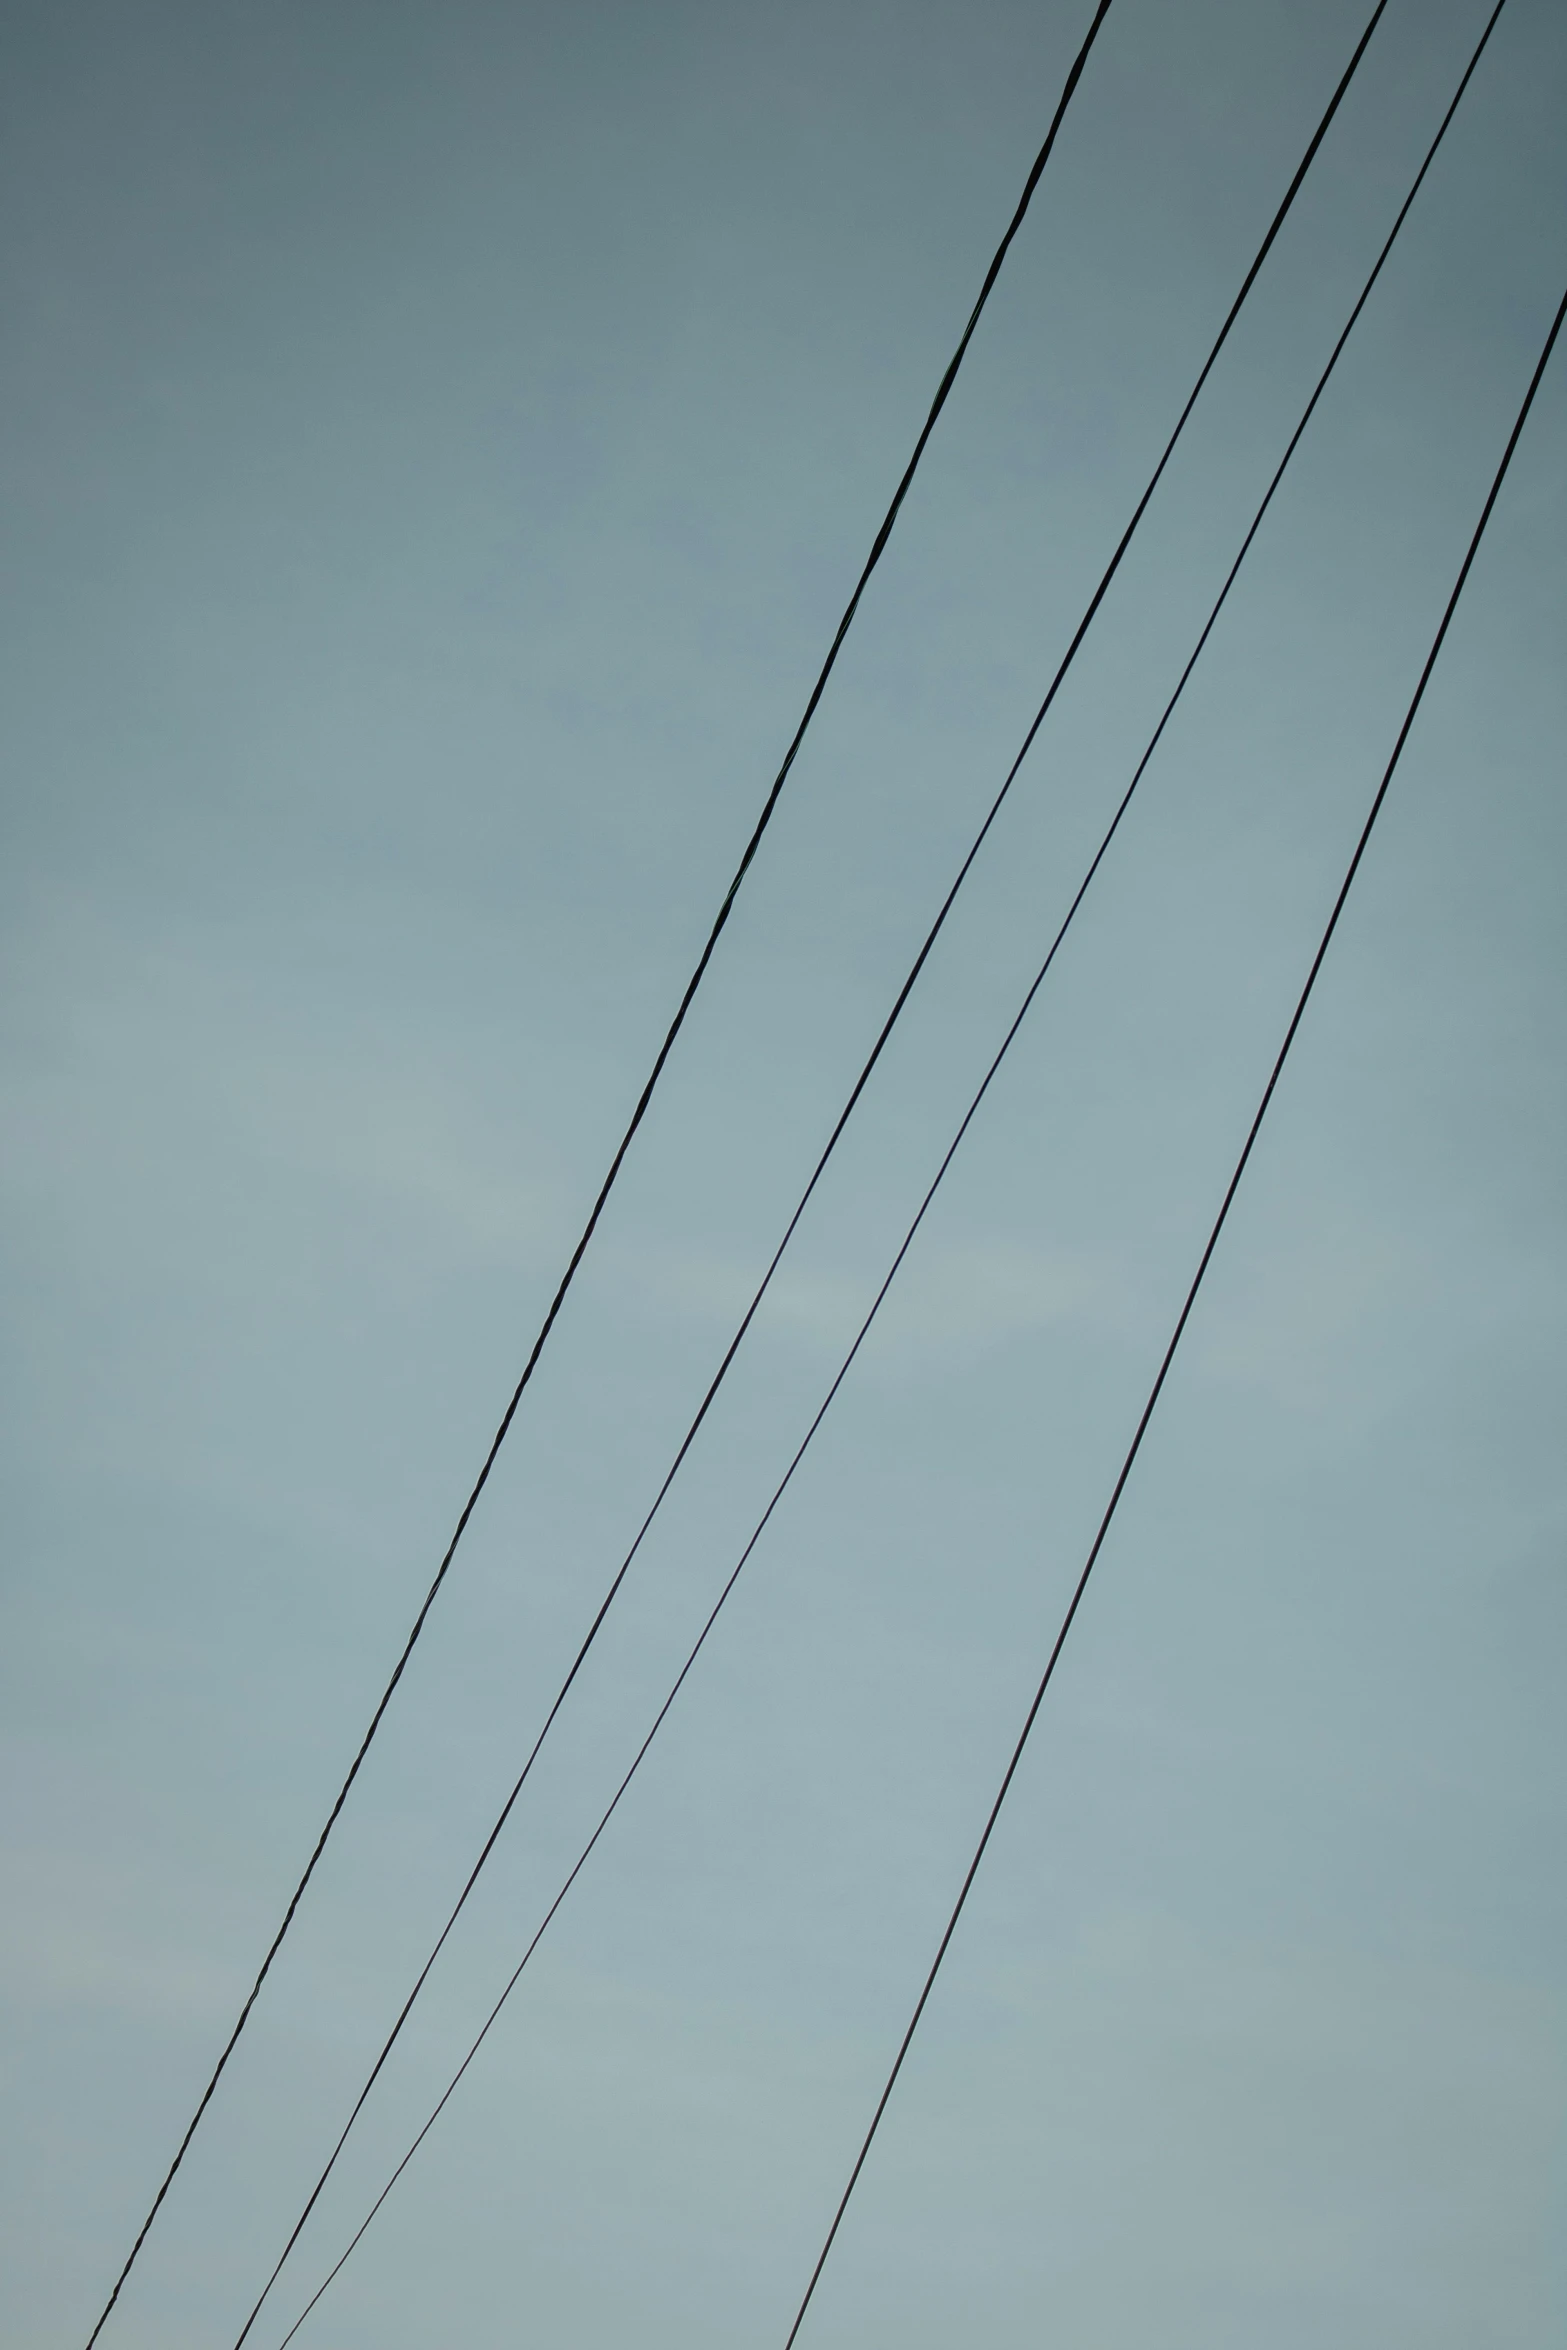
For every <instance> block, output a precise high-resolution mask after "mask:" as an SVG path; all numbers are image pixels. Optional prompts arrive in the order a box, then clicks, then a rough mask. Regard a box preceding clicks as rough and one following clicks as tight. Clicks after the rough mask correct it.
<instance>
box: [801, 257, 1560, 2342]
mask: <svg viewBox="0 0 1567 2350" xmlns="http://www.w3.org/2000/svg"><path fill="white" fill-rule="evenodd" d="M1564 317H1567V293H1564V294H1563V296H1562V299H1561V302H1560V303H1559V305H1558V307H1557V311H1556V316H1555V318H1554V319H1553V320H1552V322H1551V330H1550V333H1549V334H1548V335H1547V336H1546V338H1545V347H1544V349H1543V350H1542V351H1541V353H1540V357H1539V361H1538V364H1537V365H1536V367H1535V370H1534V374H1533V375H1532V376H1531V378H1530V380H1529V389H1528V390H1527V392H1526V393H1525V394H1524V399H1523V405H1522V407H1521V408H1520V409H1519V411H1518V415H1517V418H1516V420H1515V422H1514V424H1513V429H1512V431H1511V432H1510V433H1509V435H1508V437H1507V446H1506V448H1505V449H1504V450H1503V452H1502V461H1501V464H1500V465H1499V466H1498V467H1497V469H1496V477H1495V479H1494V480H1493V482H1492V484H1491V488H1490V492H1489V494H1488V496H1487V498H1486V501H1485V504H1484V506H1483V507H1482V509H1481V512H1480V519H1479V521H1478V522H1477V523H1476V525H1475V530H1474V536H1473V537H1472V538H1471V539H1470V541H1469V546H1468V549H1467V551H1466V553H1465V555H1464V559H1463V562H1462V564H1461V565H1460V566H1459V571H1458V577H1457V579H1456V581H1455V582H1454V585H1453V591H1452V594H1451V595H1450V596H1449V597H1448V599H1447V607H1446V610H1445V611H1444V612H1443V614H1442V618H1441V622H1440V624H1439V626H1438V628H1437V632H1436V635H1435V637H1434V638H1433V640H1432V644H1431V650H1430V651H1429V653H1428V654H1427V655H1426V659H1425V666H1424V668H1423V669H1422V670H1421V672H1420V681H1419V683H1418V684H1417V686H1416V687H1415V691H1414V698H1413V700H1412V701H1411V702H1410V705H1409V708H1408V709H1407V710H1406V712H1405V713H1404V722H1403V724H1402V725H1401V726H1400V728H1399V730H1398V739H1397V741H1396V742H1395V743H1394V745H1393V755H1392V757H1391V758H1390V759H1389V760H1388V763H1387V766H1386V768H1385V770H1384V771H1383V775H1382V780H1381V782H1380V784H1379V785H1378V786H1377V790H1376V796H1375V797H1374V799H1373V800H1372V803H1371V810H1370V813H1369V814H1368V816H1367V817H1366V821H1365V823H1364V825H1363V826H1362V828H1361V833H1360V838H1359V839H1358V841H1357V842H1356V844H1355V853H1354V855H1353V856H1352V857H1351V858H1350V861H1349V868H1348V870H1347V872H1346V873H1345V875H1344V879H1343V881H1342V883H1341V884H1340V887H1339V893H1338V896H1337V897H1336V898H1335V899H1334V901H1333V911H1332V913H1331V914H1330V915H1329V916H1328V921H1327V927H1326V929H1325V930H1324V931H1323V933H1322V938H1321V941H1320V943H1319V944H1318V947H1317V951H1316V953H1315V955H1314V956H1313V957H1312V962H1311V968H1310V970H1309V971H1308V973H1307V975H1306V984H1305V986H1304V987H1303V988H1302V989H1301V992H1300V998H1299V1001H1298V1002H1297V1003H1296V1006H1295V1010H1294V1013H1293V1015H1292V1017H1291V1019H1290V1024H1289V1027H1288V1028H1287V1029H1286V1030H1285V1033H1284V1042H1283V1043H1282V1045H1280V1047H1279V1052H1278V1058H1277V1059H1276V1060H1275V1062H1274V1064H1273V1068H1272V1071H1271V1072H1270V1074H1269V1077H1268V1082H1267V1084H1266V1085H1265V1086H1264V1088H1263V1092H1262V1099H1261V1101H1260V1102H1259V1103H1258V1105H1257V1112H1256V1115H1255V1117H1254V1118H1253V1119H1252V1122H1251V1126H1250V1128H1249V1130H1248V1132H1247V1135H1246V1140H1245V1142H1244V1144H1243V1145H1242V1148H1241V1154H1240V1157H1239V1158H1238V1159H1237V1160H1236V1162H1235V1171H1234V1173H1233V1174H1232V1175H1231V1177H1230V1180H1229V1184H1228V1186H1227V1187H1226V1190H1225V1193H1224V1198H1223V1201H1222V1202H1221V1204H1220V1208H1219V1213H1218V1215H1217V1217H1216V1218H1215V1220H1214V1225H1213V1230H1212V1231H1211V1232H1210V1233H1209V1235H1208V1243H1207V1246H1206V1247H1205V1248H1204V1250H1203V1252H1202V1256H1201V1258H1200V1259H1199V1260H1198V1265H1197V1270H1196V1272H1195V1274H1194V1275H1193V1276H1192V1283H1191V1287H1190V1288H1189V1289H1188V1290H1187V1292H1186V1299H1185V1303H1184V1304H1183V1305H1182V1307H1181V1310H1180V1313H1179V1314H1178V1316H1177V1317H1176V1323H1175V1328H1174V1330H1173V1331H1172V1333H1171V1335H1170V1341H1169V1344H1168V1345H1167V1346H1166V1348H1165V1350H1164V1355H1163V1358H1162V1360H1161V1361H1160V1364H1159V1369H1158V1371H1157V1373H1156V1375H1155V1377H1154V1382H1153V1385H1152V1387H1151V1388H1150V1389H1149V1391H1148V1399H1147V1401H1146V1402H1145V1404H1144V1405H1143V1409H1142V1414H1141V1417H1140V1418H1139V1420H1138V1422H1137V1426H1136V1429H1135V1431H1134V1432H1133V1436H1132V1441H1131V1444H1130V1445H1129V1446H1128V1448H1127V1453H1126V1458H1125V1459H1124V1460H1123V1462H1122V1463H1121V1469H1120V1474H1119V1475H1118V1476H1117V1478H1116V1481H1115V1485H1114V1487H1113V1488H1112V1490H1111V1494H1110V1499H1109V1502H1108V1503H1107V1505H1106V1508H1105V1513H1104V1516H1103V1517H1102V1518H1101V1519H1100V1521H1099V1529H1098V1532H1097V1533H1096V1534H1095V1536H1094V1539H1093V1542H1092V1544H1091V1545H1090V1547H1089V1552H1088V1557H1087V1560H1086V1562H1085V1564H1084V1567H1083V1571H1082V1573H1081V1574H1080V1575H1079V1577H1078V1579H1077V1584H1076V1588H1075V1589H1074V1591H1073V1593H1072V1598H1071V1602H1070V1604H1069V1605H1068V1608H1067V1611H1066V1614H1065V1615H1064V1616H1063V1617H1062V1619H1061V1627H1060V1630H1059V1631H1058V1632H1057V1634H1056V1637H1055V1644H1054V1646H1053V1647H1052V1649H1051V1651H1050V1655H1049V1659H1048V1661H1047V1662H1046V1665H1045V1670H1044V1673H1043V1675H1042V1677H1041V1679H1040V1683H1039V1687H1038V1688H1037V1689H1036V1691H1035V1692H1034V1701H1033V1703H1032V1705H1030V1707H1029V1709H1028V1712H1027V1715H1026V1716H1025V1717H1024V1722H1023V1728H1022V1732H1021V1734H1020V1736H1019V1738H1018V1741H1017V1744H1016V1745H1015V1746H1014V1748H1013V1749H1012V1757H1011V1760H1010V1761H1009V1762H1008V1764H1007V1767H1006V1770H1005V1772H1004V1773H1003V1775H1002V1780H1001V1785H1000V1788H999V1790H998V1791H997V1795H996V1799H995V1802H994V1803H993V1804H992V1805H991V1807H990V1813H989V1816H988V1818H987V1819H986V1821H985V1826H984V1830H983V1833H982V1834H981V1836H980V1839H979V1842H978V1844H977V1845H976V1847H975V1849H974V1857H973V1859H972V1860H971V1861H970V1862H969V1865H968V1870H967V1872H966V1874H965V1876H964V1879H963V1883H962V1886H961V1888H960V1889H959V1892H958V1898H957V1901H956V1903H955V1904H954V1906H953V1910H952V1915H951V1916H950V1917H949V1918H948V1920H947V1925H946V1931H945V1932H944V1933H943V1935H942V1937H941V1940H940V1942H939V1943H938V1945H937V1948H936V1955H935V1957H934V1959H933V1960H932V1961H931V1967H930V1972H929V1973H928V1974H927V1976H926V1977H925V1982H924V1986H923V1988H922V1989H921V1991H920V1995H919V1998H918V1999H917V2000H916V2002H915V2005H914V2013H913V2015H912V2016H911V2017H910V2018H909V2024H908V2029H907V2030H906V2031H905V2033H904V2035H903V2038H902V2041H901V2042H900V2044H899V2047H898V2053H897V2055H896V2057H895V2058H894V2059H893V2065H892V2070H891V2072H890V2073H889V2074H888V2075H887V2080H886V2084H885V2086H884V2088H883V2089H882V2093H881V2096H880V2097H879V2098H878V2100H877V2104H876V2111H875V2113H874V2114H873V2115H872V2117H871V2126H870V2128H869V2129H868V2130H867V2131H866V2133H865V2138H864V2142H863V2144H862V2145H861V2147H860V2151H859V2153H858V2155H857V2156H856V2157H855V2163H854V2168H853V2170H852V2171H851V2172H850V2173H849V2183H848V2185H847V2186H846V2187H845V2188H844V2191H843V2194H842V2196H841V2197H840V2198H839V2202H838V2208H837V2210H836V2211H835V2212H834V2213H833V2217H832V2225H831V2226H830V2227H829V2228H828V2230H827V2238H826V2241H825V2243H824V2244H823V2245H822V2248H821V2251H820V2253H819V2254H818V2255H817V2260H816V2266H815V2267H814V2268H813V2269H812V2271H811V2276H810V2282H809V2283H808V2284H807V2286H806V2288H805V2298H804V2299H803V2300H802V2301H801V2303H800V2306H799V2309H798V2311H797V2312H796V2314H795V2320H794V2323H793V2325H792V2326H791V2327H790V2328H789V2333H788V2337H787V2339H786V2341H785V2343H784V2350H793V2345H794V2341H795V2337H796V2335H797V2334H798V2333H799V2331H800V2327H801V2325H802V2324H803V2322H804V2319H805V2313H806V2311H807V2309H809V2307H810V2305H811V2297H812V2295H813V2294H814V2293H815V2291H816V2287H817V2283H818V2280H819V2279H820V2277H821V2273H822V2270H823V2269H824V2267H825V2266H826V2264H827V2256H828V2254H829V2253H830V2252H831V2250H832V2247H833V2242H834V2239H835V2238H836V2236H837V2233H838V2229H839V2227H840V2225H841V2224H842V2220H843V2215H844V2213H845V2211H846V2210H847V2209H848V2205H849V2198H850V2196H851V2195H852V2194H853V2193H854V2190H855V2187H856V2185H857V2183H858V2181H859V2176H860V2173H861V2171H862V2170H863V2169H864V2167H865V2158H866V2156H867V2155H868V2154H869V2153H870V2150H871V2143H872V2140H873V2139H874V2138H875V2136H876V2132H877V2130H878V2128H879V2127H880V2125H881V2119H882V2116H883V2114H884V2113H885V2112H886V2110H887V2101H888V2099H889V2098H890V2097H891V2095H892V2092H893V2088H894V2086H895V2085H896V2082H897V2078H898V2075H899V2073H900V2072H901V2071H902V2069H903V2060H904V2058H905V2057H906V2056H907V2055H908V2052H909V2044H910V2042H911V2041H912V2040H913V2038H914V2034H915V2032H916V2031H917V2030H918V2028H919V2021H920V2018H921V2016H922V2015H923V2014H924V2012H925V2004H926V2002H927V2000H928V1999H929V1998H930V1994H931V1990H932V1987H933V1986H934V1984H935V1980H936V1977H937V1975H938V1974H939V1973H940V1971H941V1962H942V1960H943V1959H944V1958H945V1957H946V1955H947V1950H948V1947H949V1946H950V1944H951V1941H952V1937H953V1935H954V1933H955V1932H956V1931H957V1924H958V1920H959V1918H960V1917H961V1916H962V1914H963V1905H964V1903H965V1902H966V1901H967V1900H968V1897H969V1891H970V1889H971V1887H972V1885H973V1883H974V1879H975V1877H976V1876H977V1875H978V1873H979V1865H980V1862H981V1861H982V1860H983V1859H984V1857H985V1848H986V1846H987V1845H988V1844H989V1842H990V1838H991V1833H992V1831H993V1829H994V1828H995V1825H996V1821H997V1820H998V1819H999V1817H1000V1815H1001V1807H1002V1805H1003V1804H1004V1803H1005V1801H1006V1799H1007V1794H1008V1791H1009V1789H1010V1788H1011V1785H1012V1781H1013V1778H1014V1777H1015V1776H1016V1773H1017V1767H1018V1764H1019V1763H1020V1762H1021V1761H1022V1759H1023V1749H1024V1748H1025V1747H1026V1746H1027V1744H1028V1741H1029V1736H1030V1733H1031V1732H1032V1730H1033V1727H1034V1724H1035V1722H1036V1721H1037V1720H1038V1718H1039V1709H1040V1707H1041V1706H1042V1705H1043V1704H1044V1701H1045V1692H1046V1690H1047V1689H1048V1688H1049V1686H1050V1681H1051V1676H1052V1674H1053V1673H1054V1672H1055V1669H1056V1662H1057V1659H1058V1658H1059V1656H1060V1654H1061V1651H1062V1649H1063V1648H1064V1647H1065V1645H1066V1638H1067V1634H1068V1633H1069V1632H1070V1631H1071V1629H1072V1623H1073V1619H1074V1618H1075V1616H1076V1614H1077V1611H1078V1608H1079V1606H1080V1605H1081V1602H1082V1598H1083V1594H1084V1592H1085V1591H1086V1590H1087V1588H1088V1579H1089V1577H1090V1576H1091V1575H1092V1573H1093V1571H1094V1566H1095V1563H1096V1562H1097V1560H1098V1557H1099V1554H1100V1552H1101V1550H1102V1549H1103V1548H1104V1544H1105V1537H1106V1536H1107V1535H1108V1533H1109V1531H1110V1526H1111V1522H1112V1520H1113V1519H1114V1517H1115V1513H1116V1510H1117V1509H1118V1508H1119V1506H1120V1501H1121V1496H1122V1494H1123V1493H1124V1492H1125V1491H1126V1485H1127V1480H1128V1478H1129V1477H1130V1476H1131V1473H1132V1467H1133V1464H1134V1462H1135V1461H1136V1459H1137V1455H1138V1453H1139V1452H1140V1450H1141V1449H1142V1442H1143V1438H1144V1437H1145V1436H1146V1434H1147V1433H1148V1423H1149V1422H1150V1420H1151V1419H1152V1418H1153V1415H1154V1411H1155V1408H1156V1406H1157V1405H1158V1401H1159V1397H1160V1395H1161V1393H1162V1392H1163V1389H1164V1383H1165V1380H1166V1379H1167V1378H1168V1376H1169V1371H1170V1365H1171V1364H1172V1363H1173V1362H1174V1360H1175V1354H1176V1349H1177V1348H1178V1347H1179V1345H1180V1343H1181V1339H1182V1336H1183V1335H1184V1333H1185V1330H1186V1325H1187V1323H1188V1322H1189V1321H1190V1319H1191V1314H1192V1309H1193V1307H1194V1306H1195V1305H1196V1303H1197V1294H1198V1292H1199V1290H1200V1289H1201V1288H1202V1285H1203V1280H1204V1277H1205V1275H1206V1274H1207V1271H1208V1267H1209V1265H1210V1264H1211V1263H1212V1261H1213V1254H1214V1251H1215V1249H1216V1248H1217V1247H1218V1245H1219V1235H1220V1233H1221V1232H1222V1231H1223V1230H1224V1225H1225V1219H1226V1218H1227V1217H1228V1215H1229V1212H1230V1208H1231V1206H1232V1204H1233V1202H1234V1199H1235V1194H1236V1192H1237V1191H1238V1190H1239V1189H1240V1184H1241V1178H1242V1176H1243V1175H1244V1174H1245V1172H1246V1166H1247V1162H1248V1160H1249V1159H1250V1157H1251V1154H1252V1149H1253V1146H1254V1144H1255V1143H1256V1140H1257V1136H1258V1134H1259V1133H1260V1131H1261V1128H1262V1122H1263V1119H1264V1118H1265V1117H1266V1116H1267V1114H1268V1106H1269V1104H1270V1103H1271V1101H1272V1099H1273V1095H1274V1091H1275V1089H1276V1087H1277V1085H1278V1082H1279V1078H1280V1077H1281V1075H1282V1074H1283V1070H1284V1064H1285V1062H1286V1061H1287V1060H1288V1058H1289V1054H1290V1048H1291V1046H1292V1045H1293V1044H1294V1042H1295V1038H1296V1034H1297V1032H1298V1031H1299V1028H1300V1024H1301V1021H1302V1020H1303V1019H1304V1017H1305V1013H1306V1006H1307V1004H1308V1003H1309V1002H1310V1001H1311V994H1312V990H1313V988H1314V987H1315V986H1316V984H1317V975H1318V973H1319V972H1320V971H1321V969H1322V965H1323V961H1324V959H1325V958H1326V955H1327V951H1328V948H1329V946H1330V945H1331V944H1332V940H1333V933H1334V932H1335V930H1336V929H1337V928H1338V922H1339V916H1340V915H1341V914H1342V913H1343V911H1344V905H1345V901H1346V899H1347V898H1348V896H1349V893H1350V890H1351V888H1352V887H1353V885H1354V880H1355V876H1356V874H1357V873H1358V872H1359V870H1360V863H1361V859H1362V858H1363V857H1364V855H1365V853H1366V846H1367V843H1368V842H1369V841H1370V838H1371V834H1372V830H1373V828H1374V827H1375V824H1376V821H1377V818H1378V816H1379V815H1380V814H1381V812H1382V804H1383V802H1384V800H1385V799H1386V798H1387V793H1388V786H1389V785H1390V784H1391V783H1392V780H1393V774H1394V770H1395V769H1396V768H1397V766H1398V763H1399V760H1400V759H1401V757H1402V756H1403V751H1404V745H1405V743H1406V742H1407V741H1408V739H1409V732H1410V729H1411V727H1412V726H1413V725H1414V722H1415V714H1416V712H1417V711H1418V710H1419V708H1420V704H1421V702H1422V701H1423V700H1424V698H1425V690H1426V687H1427V685H1428V684H1429V683H1430V681H1431V673H1432V671H1433V670H1434V669H1435V667H1436V664H1437V658H1438V655H1439V654H1440V653H1441V650H1442V646H1443V643H1444V641H1445V639H1446V636H1447V631H1448V627H1449V625H1450V623H1451V621H1452V617H1453V614H1454V612H1455V611H1456V610H1457V608H1458V599H1459V597H1460V596H1461V595H1462V594H1463V591H1464V583H1465V582H1466V580H1467V579H1468V577H1469V572H1470V567H1471V565H1472V564H1473V562H1474V559H1475V556H1476V554H1477V553H1478V552H1479V547H1480V541H1481V540H1482V538H1483V537H1484V536H1485V530H1486V525H1487V524H1488V523H1489V521H1490V519H1491V513H1492V510H1493V508H1494V507H1495V505H1496V501H1497V498H1498V497H1499V495H1500V494H1501V488H1502V483H1503V482H1504V481H1505V480H1506V478H1507V469H1508V467H1509V466H1510V465H1511V463H1512V460H1513V451H1514V450H1515V449H1516V448H1517V446H1518V442H1519V438H1520V436H1521V434H1522V432H1523V428H1524V424H1525V422H1526V421H1527V418H1528V415H1529V411H1530V409H1531V408H1532V407H1533V405H1534V395H1535V393H1536V392H1537V391H1538V390H1539V387H1540V379H1541V377H1542V376H1543V375H1544V373H1545V369H1546V365H1547V363H1548V361H1549V359H1550V356H1551V352H1552V350H1553V348H1554V346H1555V343H1556V338H1557V336H1558V335H1559V334H1560V332H1561V326H1562V320H1563V318H1564Z"/></svg>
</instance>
